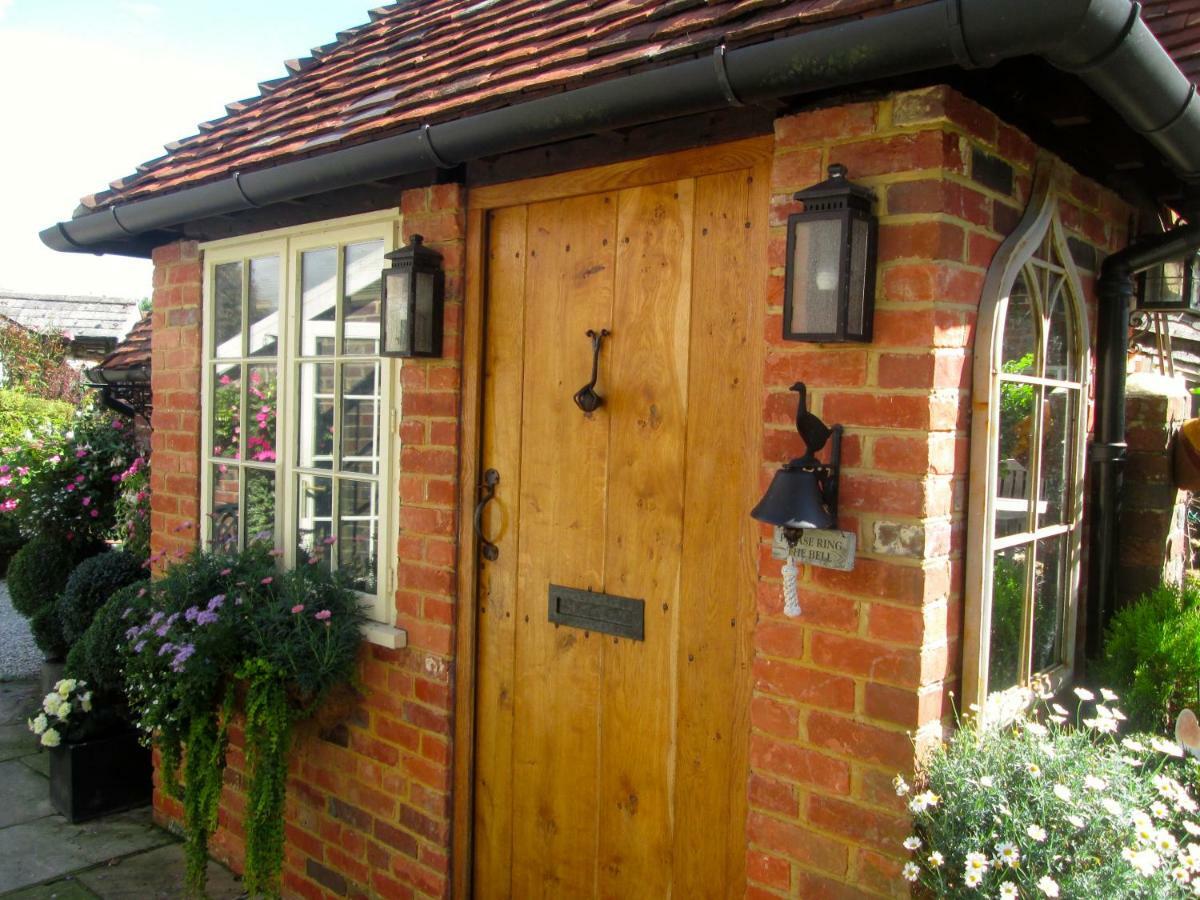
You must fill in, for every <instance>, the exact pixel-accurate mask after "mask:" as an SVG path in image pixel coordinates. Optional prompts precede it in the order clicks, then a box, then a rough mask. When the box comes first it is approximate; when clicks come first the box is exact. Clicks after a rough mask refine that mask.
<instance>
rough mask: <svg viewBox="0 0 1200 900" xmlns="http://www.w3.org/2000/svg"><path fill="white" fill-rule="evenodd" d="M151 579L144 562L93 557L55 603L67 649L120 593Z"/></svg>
mask: <svg viewBox="0 0 1200 900" xmlns="http://www.w3.org/2000/svg"><path fill="white" fill-rule="evenodd" d="M148 577H149V574H148V573H147V572H146V570H145V569H144V568H142V562H141V560H140V559H138V558H137V557H136V556H134V555H133V554H131V553H125V552H123V551H121V550H110V551H108V552H107V553H101V554H99V555H97V556H92V557H89V558H88V559H85V560H84V561H83V562H81V563H80V564H79V565H78V566H76V567H75V570H74V571H73V572H72V573H71V577H70V578H68V579H67V583H66V585H64V587H63V589H62V593H61V594H59V596H58V600H57V601H56V603H55V605H56V608H57V610H58V621H59V624H60V625H61V627H62V635H63V639H64V640H65V641H66V643H67V646H68V647H70V646H72V645H74V644H75V642H76V641H78V640H79V639H80V638H81V637H83V633H84V632H85V631H87V629H88V626H89V625H91V624H92V619H93V618H94V617H95V615H96V612H97V610H99V609H100V607H102V606H103V605H104V604H105V603H107V602H108V598H109V597H111V596H112V595H113V594H114V593H115V592H116V591H118V590H120V589H121V588H123V587H126V586H127V585H131V584H133V583H134V582H136V581H143V580H144V579H146V578H148ZM89 681H91V679H89ZM93 683H94V682H93Z"/></svg>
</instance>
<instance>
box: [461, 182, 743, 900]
mask: <svg viewBox="0 0 1200 900" xmlns="http://www.w3.org/2000/svg"><path fill="white" fill-rule="evenodd" d="M654 171H656V172H661V171H662V167H661V166H659V167H658V168H656V169H654ZM650 177H652V176H648V178H650ZM633 180H634V181H636V179H633ZM628 181H630V179H626V182H628ZM764 189H765V172H764V171H763V167H762V166H761V165H749V166H746V167H745V168H738V169H735V170H733V171H726V172H718V173H713V174H704V175H698V176H691V177H680V178H677V179H674V180H668V181H664V180H661V175H659V176H658V180H651V181H650V183H633V184H629V183H626V184H624V185H622V186H620V187H618V188H614V189H611V190H606V191H600V192H597V193H589V194H583V195H575V196H565V197H560V198H554V199H545V200H540V201H538V202H531V203H527V204H522V205H511V206H507V207H504V208H498V209H493V210H491V211H490V212H489V213H488V216H487V220H488V221H487V224H488V237H487V245H486V256H487V280H486V302H487V330H486V343H485V355H484V367H483V386H482V405H483V428H482V437H481V443H482V467H483V468H494V469H496V470H497V471H498V472H499V473H500V482H499V485H498V486H497V492H496V499H495V500H494V501H493V502H492V503H491V504H490V505H489V507H488V508H487V511H486V515H485V518H484V527H485V533H486V534H488V535H489V537H491V539H492V540H494V541H495V543H496V544H497V546H498V548H499V557H498V558H497V559H496V560H494V561H490V562H486V561H485V562H481V569H480V574H479V603H478V610H477V613H478V618H477V623H478V624H477V629H478V630H477V647H478V651H477V653H478V656H477V663H476V702H475V709H476V713H475V759H474V769H475V778H474V808H475V813H474V835H473V837H474V840H473V847H474V873H473V884H474V889H475V895H476V896H478V897H486V898H492V897H500V898H506V897H514V898H522V900H526V898H540V897H546V898H566V897H614V898H636V897H647V898H651V897H652V898H661V897H671V896H675V897H686V898H698V897H727V896H731V895H732V894H737V895H740V893H741V885H742V882H743V881H744V872H743V868H744V856H745V838H744V825H745V792H746V771H747V763H746V753H747V749H746V746H747V740H748V723H747V718H748V700H749V686H750V679H749V672H748V667H749V659H750V647H749V638H750V633H751V628H752V625H753V616H754V555H755V547H756V545H757V532H756V530H755V528H754V527H753V523H752V522H751V520H750V518H749V514H748V511H749V509H750V507H751V505H752V504H753V502H754V499H755V494H756V489H757V487H758V483H757V466H756V465H755V464H754V460H756V459H757V458H758V454H757V448H758V445H757V440H758V438H757V435H758V428H757V426H756V420H757V417H758V409H759V402H758V400H759V398H758V385H759V382H758V379H757V377H756V373H757V371H758V367H759V364H760V358H759V356H758V353H757V349H756V348H757V346H758V335H759V334H761V320H760V318H759V316H760V312H759V310H760V309H761V304H762V296H761V292H760V290H759V289H758V287H757V285H759V284H760V283H761V282H763V281H764V280H765V279H764V275H765V271H764V268H763V266H764V265H765V260H764V259H763V258H762V257H763V247H764V237H765V235H764V231H765V227H766V221H765V219H766V202H765V195H764ZM602 328H606V329H608V330H609V331H610V332H611V336H610V337H608V338H607V339H606V340H605V341H604V343H603V346H602V350H601V355H600V377H599V382H598V384H597V391H598V392H599V393H600V394H601V395H602V396H603V398H604V404H603V406H602V407H601V408H600V409H598V410H597V411H596V412H594V413H592V414H590V415H589V414H585V413H583V412H582V411H580V409H579V408H578V407H577V406H576V405H575V403H574V402H573V401H572V396H573V394H574V393H575V392H576V390H578V389H579V388H580V387H581V386H582V385H583V384H585V383H586V382H587V380H588V378H589V375H590V372H591V367H592V348H591V342H590V341H589V339H588V338H587V336H586V332H587V331H588V329H594V330H597V331H599V330H600V329H602ZM550 585H561V586H565V587H571V588H579V589H583V590H590V591H597V592H604V593H608V594H614V595H618V596H621V597H626V598H635V599H638V600H642V601H644V631H645V638H644V640H634V639H629V638H624V637H614V636H612V635H611V634H604V633H599V632H595V631H590V630H584V629H580V628H575V627H571V626H566V625H556V624H555V623H552V622H550V621H549V620H548V592H549V589H550Z"/></svg>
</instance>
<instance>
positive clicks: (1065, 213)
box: [747, 87, 1128, 898]
mask: <svg viewBox="0 0 1200 900" xmlns="http://www.w3.org/2000/svg"><path fill="white" fill-rule="evenodd" d="M775 137H776V157H775V163H774V168H773V173H772V218H771V226H772V232H771V241H770V249H769V265H770V266H771V269H770V273H769V284H770V290H769V298H770V301H769V302H770V303H771V308H770V310H769V311H768V317H767V325H766V335H765V339H766V341H767V344H768V347H769V351H768V357H767V362H766V371H765V396H764V404H763V416H764V421H765V423H766V425H765V428H766V431H765V440H764V448H765V457H766V459H765V460H764V466H763V472H762V478H763V487H764V488H765V487H766V485H767V484H768V483H769V480H770V477H771V475H772V474H773V473H774V471H775V470H776V469H777V468H778V466H779V465H780V464H781V463H782V462H783V461H785V460H786V459H788V458H790V457H792V456H796V455H798V454H799V453H800V451H801V449H802V448H801V445H800V441H799V439H798V438H797V436H796V434H795V426H794V423H793V418H794V414H795V396H794V395H793V394H791V393H790V392H789V391H788V387H789V386H790V385H791V384H792V383H793V382H794V381H804V382H806V383H807V385H808V388H809V397H810V408H811V409H813V410H814V411H815V412H816V413H817V414H818V415H820V416H821V417H822V419H823V420H824V421H825V422H826V423H827V424H834V423H842V424H843V425H845V427H846V437H845V440H844V443H843V468H842V479H841V496H840V503H841V510H840V517H839V518H840V521H839V526H840V527H841V528H843V529H846V530H850V531H854V532H856V533H857V537H858V548H859V553H858V562H857V564H856V565H855V568H854V570H853V571H852V572H838V571H833V570H828V569H819V568H808V569H807V571H804V570H802V574H801V596H800V601H801V606H802V607H803V614H802V615H801V616H800V617H799V618H798V619H794V620H793V619H788V618H785V617H784V616H783V614H782V606H783V604H782V592H781V582H780V564H779V563H778V562H777V561H774V560H772V559H771V558H770V545H769V538H770V534H769V531H768V530H767V529H764V530H763V533H762V536H763V544H762V548H761V555H760V573H761V581H760V590H759V616H760V621H759V625H758V628H757V631H756V634H755V647H756V658H755V663H754V694H753V699H752V707H751V723H752V736H751V756H750V761H751V774H750V782H749V787H748V789H749V796H750V818H749V822H748V829H747V831H748V850H747V852H748V860H747V870H748V873H749V880H750V887H749V889H748V896H749V897H754V898H765V897H775V896H791V897H815V896H836V897H854V896H872V895H889V894H891V895H902V894H907V891H906V885H905V884H904V883H903V882H902V881H900V880H899V878H898V877H897V874H898V871H899V867H900V864H901V862H902V861H903V860H904V859H905V858H906V855H907V854H906V853H905V852H904V851H903V850H902V849H901V847H900V842H901V840H902V839H903V838H904V837H905V835H906V834H908V832H909V825H908V820H907V816H906V815H905V810H904V806H903V803H902V801H901V800H900V799H899V798H897V797H896V796H895V792H894V790H893V789H892V785H891V780H892V777H893V776H894V775H895V774H896V773H897V772H905V773H908V772H910V771H911V769H912V766H913V761H914V744H916V745H917V746H920V745H921V744H923V743H925V742H926V741H928V740H931V739H933V738H934V737H935V736H936V735H937V734H939V733H940V730H941V724H942V721H943V718H944V717H945V716H946V714H947V712H948V710H949V708H950V703H951V696H952V691H953V690H954V688H955V683H956V680H957V676H958V673H959V671H960V647H959V639H960V632H961V627H962V621H961V620H962V608H963V600H962V588H963V554H964V543H965V522H966V502H967V486H968V476H969V470H968V442H969V428H970V412H971V395H970V387H971V377H972V365H973V351H974V346H973V345H974V335H975V324H976V316H977V312H978V306H979V300H980V294H981V290H982V287H983V281H984V276H985V273H986V271H987V267H988V265H989V263H990V261H991V259H992V256H993V254H994V253H995V251H996V249H997V248H998V247H999V245H1000V242H1001V241H1002V239H1003V238H1004V237H1005V236H1006V235H1007V234H1008V233H1010V232H1011V231H1012V230H1013V229H1014V228H1015V227H1016V224H1017V222H1018V221H1019V219H1020V216H1021V213H1022V211H1023V209H1024V207H1025V205H1026V203H1027V201H1028V199H1029V194H1030V190H1031V184H1032V172H1033V164H1034V161H1035V155H1036V150H1035V147H1034V146H1033V144H1032V143H1031V142H1030V141H1029V140H1028V139H1027V138H1026V137H1025V136H1024V135H1022V134H1020V133H1019V132H1017V131H1016V130H1015V129H1013V128H1011V127H1009V126H1008V125H1006V124H1004V123H1002V122H1000V121H999V120H998V119H997V118H996V117H995V116H994V115H993V114H992V113H990V112H988V111H987V110H985V109H983V108H981V107H979V106H977V105H975V104H974V103H972V102H970V101H968V100H966V99H965V98H963V97H962V96H960V95H958V94H957V93H955V92H954V91H952V90H950V89H948V88H945V87H935V88H929V89H923V90H918V91H913V92H908V93H903V94H897V95H893V96H892V97H889V98H886V99H884V100H882V101H880V102H871V103H858V104H852V105H845V106H840V107H835V108H830V109H824V110H817V111H811V112H806V113H802V114H800V115H795V116H791V117H787V118H781V119H779V120H777V122H776V128H775ZM833 162H840V163H843V164H845V165H846V166H847V167H848V169H849V177H850V179H851V180H853V181H856V182H860V183H863V184H866V185H868V186H870V187H871V188H873V189H874V190H875V192H876V194H877V195H878V200H879V202H878V206H877V212H878V214H879V217H880V228H879V262H878V285H877V303H876V313H875V337H874V341H873V342H872V343H870V344H867V345H857V344H843V345H815V344H802V343H790V342H784V341H782V340H781V338H780V334H781V325H782V312H783V310H782V304H783V293H784V257H785V253H786V233H785V228H784V226H785V223H786V219H787V215H788V214H789V213H791V212H793V211H797V210H798V209H799V208H800V204H798V203H795V202H794V201H793V200H792V198H791V195H792V193H793V192H795V191H796V190H799V189H801V188H804V187H807V186H808V185H810V184H813V183H815V182H818V181H821V180H822V179H824V178H825V177H826V174H825V172H826V167H827V166H828V165H829V164H830V163H833ZM1059 182H1060V183H1059V185H1058V187H1059V190H1060V191H1061V193H1062V194H1063V196H1064V200H1063V202H1062V204H1061V215H1062V218H1063V223H1064V226H1065V227H1066V228H1067V229H1068V230H1069V231H1070V232H1071V234H1072V237H1073V242H1074V243H1075V244H1077V245H1078V246H1077V247H1076V250H1077V253H1078V255H1079V256H1080V258H1081V262H1082V263H1083V265H1084V266H1085V267H1086V270H1085V271H1084V272H1083V273H1082V274H1083V275H1084V277H1085V278H1086V280H1087V284H1086V285H1085V289H1086V291H1087V293H1088V296H1089V297H1090V296H1092V294H1093V286H1092V281H1093V277H1092V275H1091V270H1092V269H1094V268H1095V258H1096V257H1095V251H1094V248H1095V247H1102V248H1107V247H1111V246H1120V245H1121V243H1120V242H1121V241H1122V240H1123V234H1120V233H1115V232H1114V231H1113V230H1112V229H1113V225H1112V224H1111V223H1120V224H1121V225H1123V223H1125V222H1126V221H1127V219H1128V214H1127V211H1126V210H1125V208H1124V207H1123V206H1122V205H1121V204H1120V203H1119V202H1118V201H1117V200H1116V199H1115V198H1114V197H1113V196H1111V195H1109V194H1108V193H1106V192H1104V191H1102V190H1100V189H1099V188H1097V187H1096V186H1094V185H1092V184H1091V183H1089V182H1087V181H1085V180H1084V179H1082V178H1080V177H1078V176H1076V175H1074V174H1072V173H1070V172H1069V171H1067V170H1063V171H1062V173H1061V175H1060V177H1059ZM1092 318H1093V321H1094V315H1093V317H1092Z"/></svg>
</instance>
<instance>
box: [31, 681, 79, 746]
mask: <svg viewBox="0 0 1200 900" xmlns="http://www.w3.org/2000/svg"><path fill="white" fill-rule="evenodd" d="M76 711H78V712H80V713H89V712H91V711H92V692H91V691H89V690H87V682H86V681H76V680H75V679H74V678H64V679H62V680H61V681H59V682H58V683H57V684H55V685H54V690H52V691H51V692H50V693H49V694H47V695H46V696H45V698H44V699H43V700H42V711H41V712H40V713H38V714H37V715H36V716H34V717H33V718H32V719H30V720H29V730H30V731H32V732H33V733H34V734H36V735H39V736H40V737H41V742H42V746H43V747H57V746H58V745H59V744H61V743H62V742H63V740H64V738H65V736H66V734H67V730H68V728H70V727H71V725H70V721H69V720H70V719H71V718H72V716H71V714H72V713H74V712H76ZM74 718H75V722H76V725H77V724H78V721H79V719H80V716H75V717H74Z"/></svg>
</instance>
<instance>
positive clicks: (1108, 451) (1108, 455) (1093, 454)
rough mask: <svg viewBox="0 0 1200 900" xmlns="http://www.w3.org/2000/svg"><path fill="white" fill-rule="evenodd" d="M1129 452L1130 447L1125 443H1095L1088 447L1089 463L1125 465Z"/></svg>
mask: <svg viewBox="0 0 1200 900" xmlns="http://www.w3.org/2000/svg"><path fill="white" fill-rule="evenodd" d="M1128 450H1129V445H1128V444H1126V443H1125V442H1124V441H1119V442H1115V443H1111V444H1106V443H1104V442H1102V441H1093V442H1092V444H1091V446H1090V447H1088V462H1090V463H1098V464H1101V465H1103V464H1105V463H1123V462H1125V457H1126V454H1127V452H1128Z"/></svg>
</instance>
